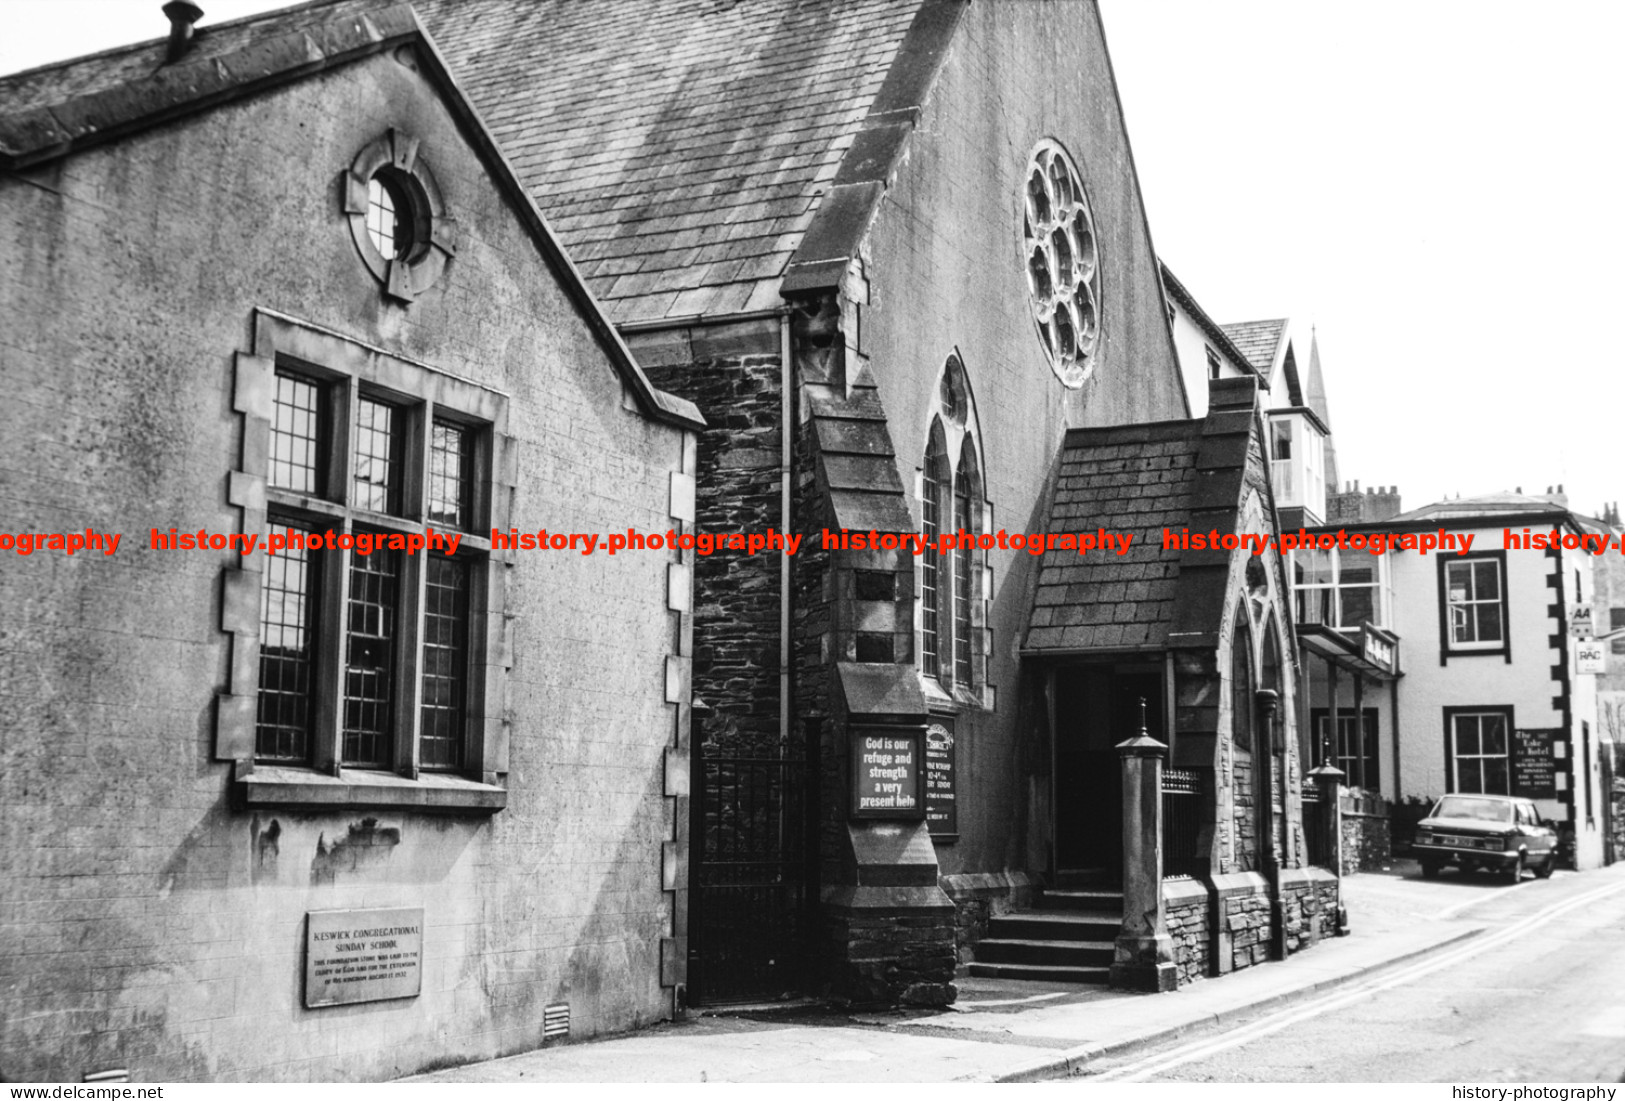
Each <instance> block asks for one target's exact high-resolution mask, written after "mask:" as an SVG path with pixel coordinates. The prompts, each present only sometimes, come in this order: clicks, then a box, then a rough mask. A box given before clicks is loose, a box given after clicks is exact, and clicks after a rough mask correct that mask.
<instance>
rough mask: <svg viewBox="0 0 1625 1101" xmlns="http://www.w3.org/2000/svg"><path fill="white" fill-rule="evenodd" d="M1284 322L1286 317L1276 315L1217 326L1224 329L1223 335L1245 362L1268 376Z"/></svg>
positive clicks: (1273, 363) (1284, 326) (1284, 325)
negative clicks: (1266, 318) (1260, 319)
mask: <svg viewBox="0 0 1625 1101" xmlns="http://www.w3.org/2000/svg"><path fill="white" fill-rule="evenodd" d="M1286 322H1287V319H1286V318H1284V317H1277V318H1273V319H1271V320H1269V321H1241V322H1238V323H1236V324H1233V325H1220V326H1219V328H1220V329H1222V330H1224V335H1225V336H1227V337H1229V338H1230V343H1232V344H1234V345H1235V346H1236V350H1237V351H1238V352H1240V353H1241V354H1242V355H1244V356H1246V357H1247V362H1249V363H1251V364H1252V365H1253V366H1254V367H1256V368H1257V369H1258V371H1259V373H1260V374H1263V375H1264V376H1265V377H1268V376H1269V371H1270V368H1271V367H1273V366H1274V365H1275V350H1276V348H1277V347H1278V346H1279V345H1280V343H1281V333H1282V332H1283V331H1284V330H1285V329H1286Z"/></svg>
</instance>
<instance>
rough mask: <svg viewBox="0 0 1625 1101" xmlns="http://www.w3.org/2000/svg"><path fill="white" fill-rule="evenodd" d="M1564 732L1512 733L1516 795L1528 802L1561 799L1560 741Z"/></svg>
mask: <svg viewBox="0 0 1625 1101" xmlns="http://www.w3.org/2000/svg"><path fill="white" fill-rule="evenodd" d="M1561 733H1562V731H1560V730H1515V731H1513V733H1512V794H1514V795H1519V796H1522V797H1523V798H1525V799H1555V798H1557V740H1558V736H1559V735H1560V734H1561Z"/></svg>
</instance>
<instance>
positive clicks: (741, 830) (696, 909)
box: [689, 744, 814, 1005]
mask: <svg viewBox="0 0 1625 1101" xmlns="http://www.w3.org/2000/svg"><path fill="white" fill-rule="evenodd" d="M808 783H809V771H808V769H807V764H806V757H805V754H804V753H803V751H802V750H801V748H800V747H792V748H787V749H785V750H782V751H780V750H777V749H776V748H771V747H764V746H760V745H758V746H754V747H739V749H736V750H734V751H732V752H730V751H729V749H727V748H724V747H720V746H717V745H715V744H712V745H704V746H701V747H700V748H699V749H698V751H697V755H696V758H695V761H694V785H693V797H692V799H691V802H690V806H691V808H692V811H693V819H692V829H691V833H690V838H691V859H692V860H693V869H692V875H691V878H690V886H691V890H690V893H689V999H690V1000H691V1001H693V1002H696V1003H700V1004H706V1005H716V1004H719V1003H730V1002H733V1003H737V1002H753V1001H773V1000H777V999H779V998H782V997H784V996H785V995H788V994H795V993H798V992H800V991H802V990H805V989H806V988H807V977H808V976H807V974H806V966H807V963H808V961H809V959H810V957H811V954H812V953H811V950H810V937H809V935H810V932H811V928H812V922H811V912H812V911H811V906H812V903H813V901H814V895H813V891H812V883H811V881H810V874H811V871H812V861H811V859H810V853H811V852H812V846H811V844H810V835H809V815H808V808H809V806H811V805H813V798H812V794H811V792H810V791H809V789H808Z"/></svg>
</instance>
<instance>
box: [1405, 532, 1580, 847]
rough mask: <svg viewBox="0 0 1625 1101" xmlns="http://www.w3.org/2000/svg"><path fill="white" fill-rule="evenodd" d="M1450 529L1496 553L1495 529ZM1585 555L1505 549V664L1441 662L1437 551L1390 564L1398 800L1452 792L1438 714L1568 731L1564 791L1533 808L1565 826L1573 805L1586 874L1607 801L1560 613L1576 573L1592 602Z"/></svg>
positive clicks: (1455, 656)
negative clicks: (1398, 665) (1476, 710)
mask: <svg viewBox="0 0 1625 1101" xmlns="http://www.w3.org/2000/svg"><path fill="white" fill-rule="evenodd" d="M1450 530H1452V531H1455V532H1464V531H1470V532H1473V533H1474V544H1473V548H1472V549H1473V551H1474V552H1475V553H1476V552H1478V551H1480V550H1499V549H1501V544H1502V535H1501V531H1502V529H1501V527H1500V526H1499V525H1497V526H1494V527H1468V526H1467V525H1463V524H1461V523H1459V522H1458V523H1456V524H1454V525H1451V526H1450ZM1520 532H1521V529H1520ZM1448 553H1449V552H1447V554H1448ZM1588 557H1589V556H1587V555H1583V554H1580V553H1578V552H1575V551H1564V552H1561V554H1560V555H1557V556H1553V555H1552V554H1550V553H1549V552H1546V551H1539V550H1516V549H1509V550H1507V551H1506V559H1505V561H1506V578H1507V596H1508V606H1507V630H1508V634H1509V637H1510V639H1511V661H1510V662H1509V661H1508V660H1507V658H1506V656H1505V655H1502V654H1480V655H1472V654H1461V653H1456V652H1452V653H1451V654H1450V656H1449V659H1448V661H1447V662H1446V663H1444V664H1442V665H1441V664H1440V661H1439V645H1440V627H1439V573H1438V570H1439V567H1438V560H1439V559H1438V552H1434V553H1431V554H1428V555H1425V556H1424V555H1421V554H1419V553H1417V552H1401V553H1399V554H1396V555H1394V556H1393V559H1392V567H1393V582H1394V630H1395V632H1396V633H1397V634H1398V635H1399V636H1400V639H1401V647H1402V651H1401V653H1402V660H1403V661H1404V669H1405V677H1404V679H1403V680H1402V681H1401V682H1400V686H1399V710H1400V714H1399V722H1400V777H1399V784H1400V787H1399V791H1400V795H1401V796H1402V797H1403V796H1408V795H1421V796H1425V797H1428V798H1433V797H1437V796H1439V795H1442V794H1444V793H1445V792H1446V791H1449V790H1451V786H1450V784H1449V778H1448V776H1447V772H1446V767H1447V766H1446V758H1445V737H1446V733H1445V724H1444V708H1446V707H1477V706H1486V707H1489V706H1510V707H1512V709H1513V725H1514V726H1515V727H1518V728H1523V729H1532V728H1545V727H1557V728H1562V729H1564V730H1566V731H1567V735H1568V740H1567V743H1566V744H1565V745H1563V746H1562V748H1561V750H1560V752H1563V753H1565V754H1566V755H1567V757H1566V763H1565V762H1564V761H1560V762H1559V763H1558V768H1559V773H1560V775H1561V776H1562V778H1563V780H1564V782H1565V783H1566V785H1567V791H1566V792H1559V797H1558V798H1557V799H1537V800H1536V801H1535V804H1536V806H1537V807H1538V808H1539V809H1540V813H1541V815H1542V816H1543V817H1550V818H1554V819H1557V820H1559V821H1568V820H1569V819H1570V810H1569V808H1570V807H1571V806H1579V808H1580V813H1579V819H1578V823H1577V828H1576V833H1575V837H1576V859H1577V860H1578V862H1579V865H1580V867H1582V868H1585V867H1595V866H1596V865H1597V864H1599V863H1600V862H1601V859H1602V834H1601V828H1602V821H1603V819H1602V809H1601V808H1602V799H1603V794H1602V790H1601V767H1600V756H1599V753H1598V750H1597V745H1596V740H1597V738H1598V724H1597V714H1596V711H1597V706H1596V692H1595V690H1594V687H1593V683H1592V682H1593V681H1594V679H1595V678H1594V677H1593V676H1590V675H1586V676H1581V675H1579V674H1578V673H1576V672H1575V664H1574V662H1575V659H1574V641H1573V639H1571V638H1570V637H1569V634H1568V628H1567V619H1566V612H1563V613H1562V614H1561V615H1560V614H1559V611H1558V609H1560V608H1567V607H1569V606H1572V604H1573V603H1574V601H1575V592H1574V575H1575V570H1576V569H1578V570H1579V571H1580V576H1581V583H1582V587H1583V589H1584V592H1585V593H1586V594H1587V595H1589V593H1590V582H1589V580H1588V578H1589V576H1590V572H1591V564H1590V562H1589V560H1588ZM1565 700H1566V701H1567V714H1566V715H1565V712H1564V710H1563V705H1564V701H1565ZM1582 723H1584V724H1586V725H1587V727H1588V728H1589V737H1590V739H1591V741H1592V746H1591V753H1590V760H1591V769H1590V772H1589V775H1587V774H1586V770H1585V768H1584V763H1585V756H1586V754H1585V746H1584V742H1583V740H1582V738H1583V735H1584V734H1585V729H1584V728H1582V725H1581V724H1582ZM1383 752H1384V753H1385V754H1387V753H1389V752H1390V751H1389V748H1388V747H1387V746H1384V748H1383ZM1582 783H1583V784H1584V786H1582ZM1587 787H1589V789H1590V795H1591V806H1592V808H1593V813H1592V817H1591V821H1590V822H1589V823H1588V821H1587V819H1586V815H1585V801H1586V788H1587Z"/></svg>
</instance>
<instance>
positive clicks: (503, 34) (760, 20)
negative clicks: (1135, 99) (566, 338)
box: [417, 0, 923, 321]
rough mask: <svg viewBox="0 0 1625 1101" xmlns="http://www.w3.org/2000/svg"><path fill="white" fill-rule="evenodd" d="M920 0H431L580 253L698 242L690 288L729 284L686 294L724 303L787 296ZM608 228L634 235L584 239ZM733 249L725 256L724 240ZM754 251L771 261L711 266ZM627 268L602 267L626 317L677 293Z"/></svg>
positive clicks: (768, 301) (480, 103) (490, 114)
mask: <svg viewBox="0 0 1625 1101" xmlns="http://www.w3.org/2000/svg"><path fill="white" fill-rule="evenodd" d="M922 2H923V0H841V2H839V3H828V2H817V3H809V2H807V0H751V2H750V3H748V4H734V3H727V2H723V0H660V2H654V0H638V2H637V3H627V2H625V0H537V2H529V3H520V2H518V0H420V2H419V3H418V4H417V8H418V10H419V12H420V13H421V15H422V17H423V20H424V23H425V24H426V25H427V26H428V28H429V30H430V33H431V34H432V35H433V36H434V38H435V41H436V43H437V44H438V45H439V46H440V48H441V49H442V51H443V52H444V53H445V54H446V56H447V58H448V59H449V61H450V62H451V65H452V69H453V71H454V72H455V73H457V75H458V78H459V79H460V80H461V81H462V82H463V84H464V87H465V88H466V89H467V90H468V93H469V95H470V97H471V98H472V99H473V100H474V103H475V105H476V106H477V107H478V108H479V110H480V111H481V113H482V114H483V115H484V117H485V119H486V121H487V123H488V124H489V125H490V126H491V129H492V130H493V131H494V132H495V133H496V136H497V138H498V140H499V141H501V142H502V143H503V146H504V148H505V150H506V151H507V152H508V155H509V156H510V158H511V159H512V161H513V164H514V166H515V168H516V170H517V171H518V173H519V176H520V178H521V179H522V180H523V181H524V183H525V184H526V186H528V187H529V188H530V189H531V190H532V192H533V194H535V196H536V199H537V202H538V204H539V205H540V206H541V208H542V209H543V211H544V212H546V214H547V215H548V218H549V221H550V222H551V223H552V224H553V226H554V229H555V231H556V232H557V233H558V234H559V235H560V236H561V237H562V238H563V240H564V243H565V245H566V247H567V248H569V249H570V251H571V253H572V255H574V256H576V257H577V258H578V259H582V258H587V259H596V258H603V257H608V256H624V255H630V254H634V253H643V252H657V253H658V252H674V251H677V250H681V249H688V248H697V249H699V250H701V252H700V254H699V255H698V256H695V257H692V258H691V259H690V261H689V263H688V265H687V266H686V268H685V269H684V270H685V273H686V276H687V278H688V282H687V284H686V285H684V286H682V287H680V288H676V289H677V290H680V291H694V290H697V289H698V288H701V287H707V286H721V285H727V287H728V289H727V290H726V291H724V292H722V293H719V294H717V295H715V296H712V297H710V298H709V299H707V298H706V297H705V296H703V295H698V294H693V295H688V296H686V297H685V299H684V300H685V301H701V300H706V301H709V302H710V303H711V306H710V308H711V309H714V310H717V311H719V312H720V311H721V310H723V309H724V307H725V306H726V307H728V308H732V309H735V310H738V309H754V308H756V307H757V306H772V305H776V304H777V303H778V300H779V299H778V294H777V283H778V280H779V278H780V277H781V276H782V274H783V272H784V270H785V267H786V265H787V264H788V262H789V259H790V257H791V255H792V254H793V253H794V251H795V249H796V247H797V246H798V245H799V243H800V241H801V239H802V237H803V235H804V234H805V233H806V230H807V227H808V225H810V224H811V220H812V216H813V215H814V214H815V213H816V211H817V209H818V206H819V203H820V201H821V199H822V197H823V195H824V194H825V193H826V192H827V191H828V189H829V186H830V184H831V182H832V181H833V180H834V178H835V173H836V171H837V169H838V168H839V165H840V161H841V157H842V155H843V154H844V153H845V151H846V150H847V148H849V147H850V146H851V144H852V141H853V139H854V137H855V136H856V134H857V132H858V130H859V129H860V128H861V127H862V125H863V122H864V119H865V117H866V115H867V114H868V112H869V107H870V104H871V103H872V102H873V101H874V97H875V94H876V93H877V92H878V91H879V89H880V86H881V84H882V82H883V81H884V80H885V78H886V75H887V73H888V71H889V70H890V67H891V64H892V61H893V60H894V59H895V57H896V55H897V50H898V47H899V45H900V44H901V42H902V40H903V35H904V33H905V32H906V31H907V30H908V28H909V25H910V24H911V23H912V22H913V19H914V15H915V12H916V10H917V9H918V8H919V6H920V4H921V3H922ZM606 240H611V241H615V242H623V243H628V244H629V246H630V247H610V248H605V249H603V250H602V251H600V252H599V253H598V254H597V255H596V256H590V255H588V254H587V253H586V252H584V251H583V248H584V246H587V245H589V244H595V243H599V242H603V241H606ZM734 244H738V245H739V246H740V247H739V248H738V250H737V251H727V249H728V248H729V247H730V246H732V245H734ZM718 248H720V249H722V250H724V251H723V252H722V255H721V256H718V255H715V254H713V253H712V252H710V251H709V250H712V249H718ZM745 256H753V257H761V262H760V263H758V264H756V265H753V266H751V267H749V268H748V269H741V270H739V271H733V272H729V271H724V270H716V269H713V268H711V267H710V266H709V265H710V264H712V263H714V262H715V261H716V260H718V259H740V258H743V257H745ZM634 274H637V273H634ZM625 278H626V276H625V274H624V273H621V274H610V273H607V272H604V271H601V270H595V271H593V272H591V273H589V274H588V280H589V282H590V284H591V285H592V289H593V291H594V293H595V294H597V295H598V296H599V298H600V299H601V300H602V301H603V302H604V304H605V307H606V308H607V309H608V310H609V312H610V314H611V316H613V317H614V318H615V319H616V320H618V321H632V320H641V319H645V318H652V317H657V316H662V315H663V314H664V313H665V312H667V311H669V310H671V309H673V308H674V307H672V306H671V305H670V299H669V297H663V296H666V295H669V294H670V293H671V292H670V291H666V290H661V289H660V287H661V286H662V285H661V284H651V283H647V282H637V281H630V282H628V281H624V280H625ZM735 284H745V285H744V286H736V285H735ZM679 312H681V311H680V308H679Z"/></svg>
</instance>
